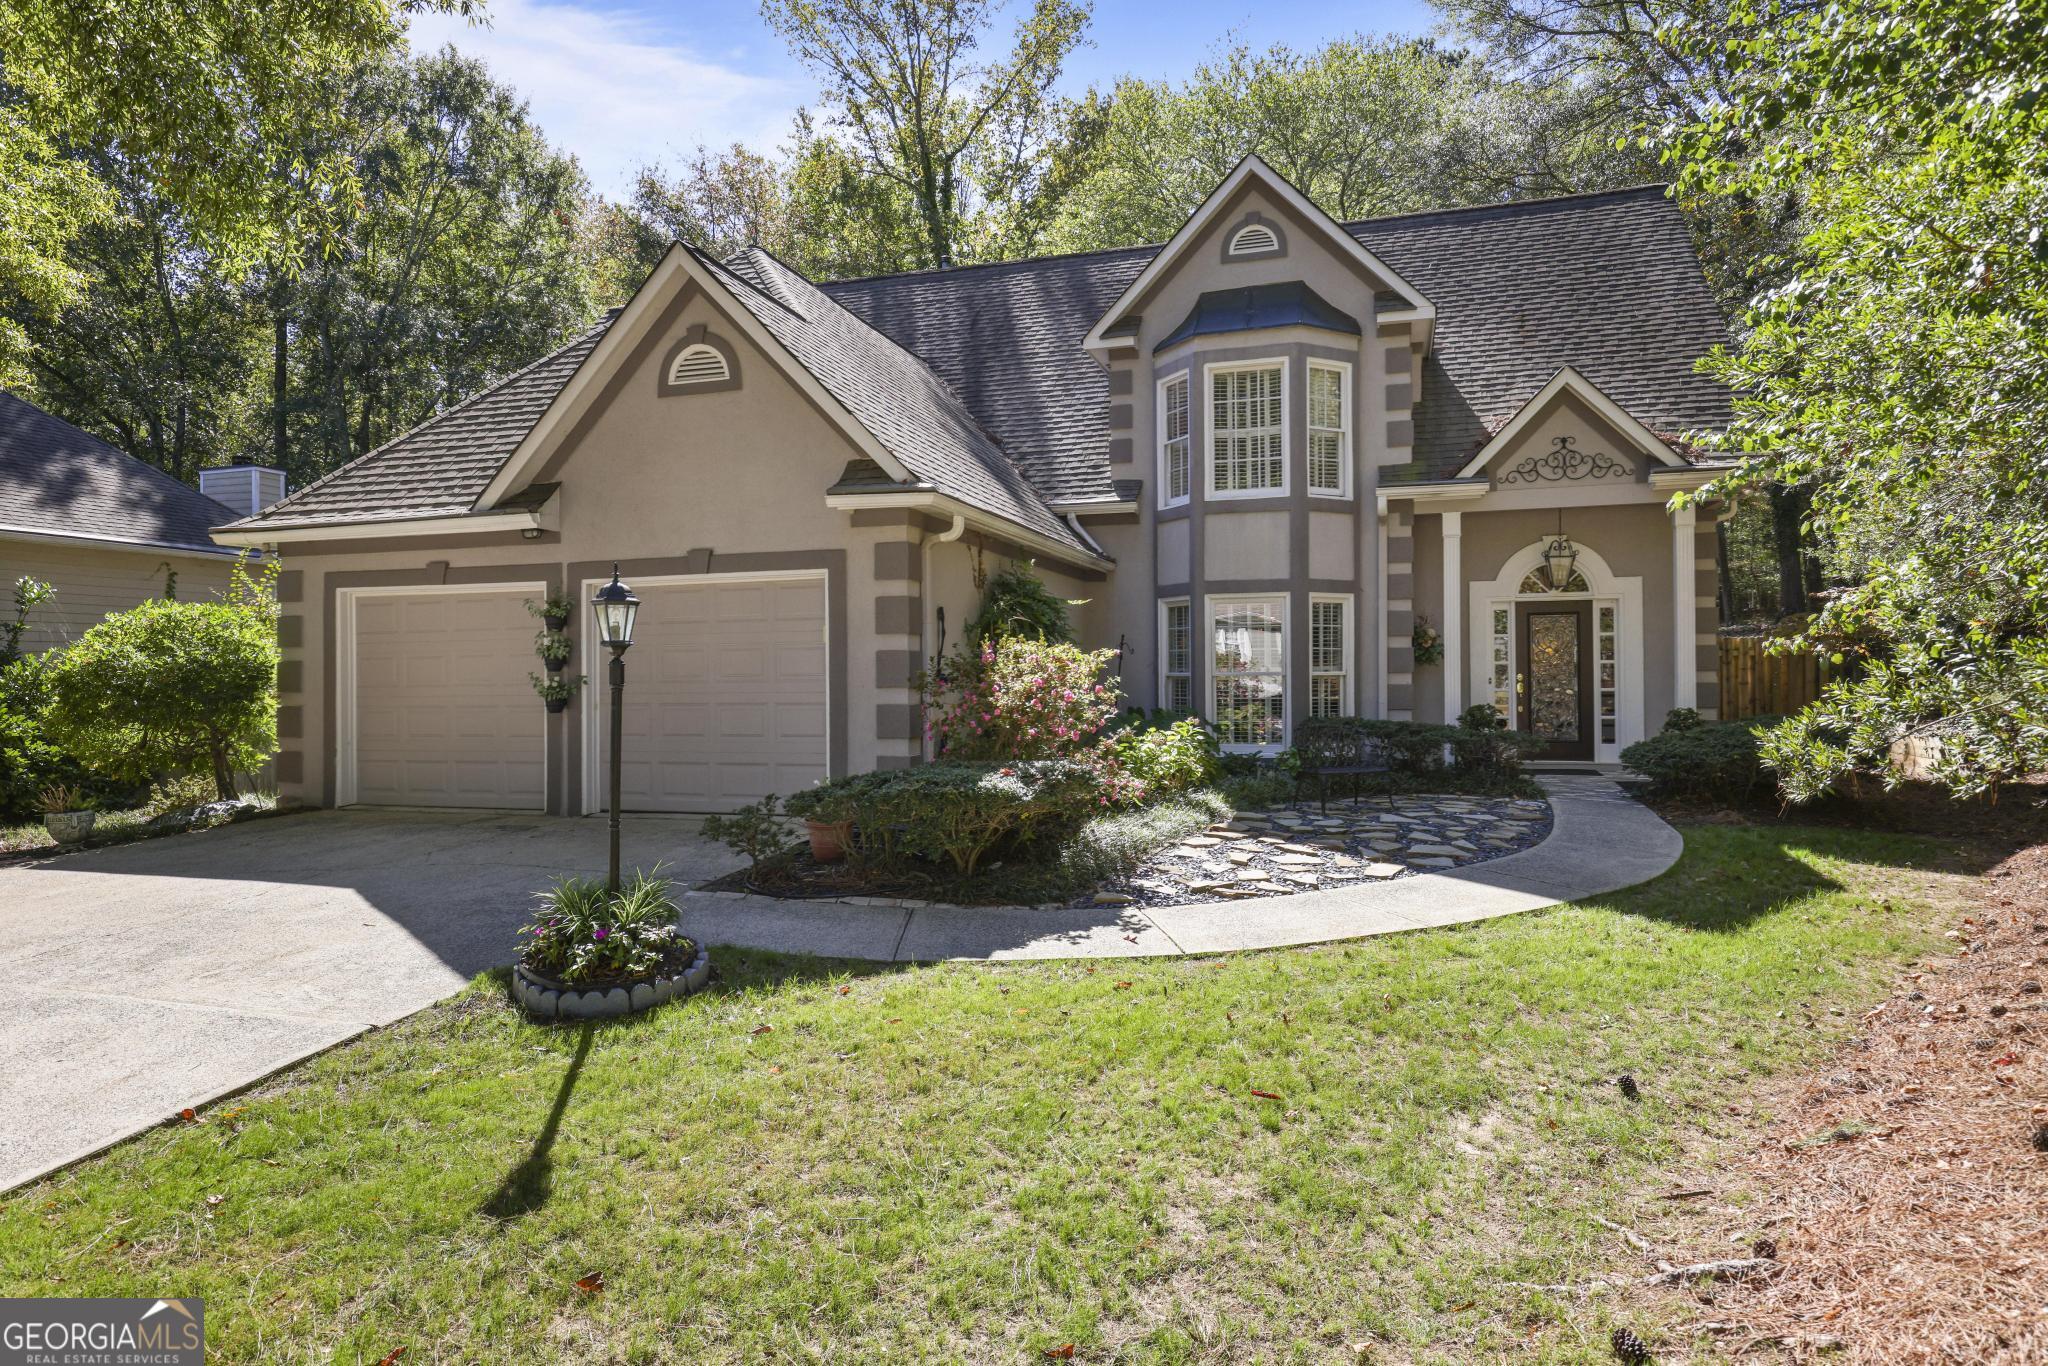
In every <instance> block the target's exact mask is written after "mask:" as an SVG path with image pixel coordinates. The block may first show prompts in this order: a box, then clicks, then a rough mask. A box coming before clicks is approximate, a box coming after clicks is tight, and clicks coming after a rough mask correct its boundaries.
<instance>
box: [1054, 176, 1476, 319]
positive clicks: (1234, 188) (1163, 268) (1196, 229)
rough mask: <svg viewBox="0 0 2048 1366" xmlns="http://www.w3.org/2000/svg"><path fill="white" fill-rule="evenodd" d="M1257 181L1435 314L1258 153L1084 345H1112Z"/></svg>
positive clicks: (1410, 309)
mask: <svg viewBox="0 0 2048 1366" xmlns="http://www.w3.org/2000/svg"><path fill="white" fill-rule="evenodd" d="M1248 184H1250V185H1256V186H1257V187H1258V188H1260V189H1262V190H1264V191H1265V192H1266V193H1267V194H1269V195H1271V196H1272V197H1273V198H1274V199H1275V200H1277V201H1279V202H1280V203H1281V204H1283V205H1285V206H1286V207H1287V208H1288V209H1290V210H1292V211H1293V212H1294V213H1295V214H1297V215H1298V216H1299V217H1300V218H1301V219H1302V220H1303V221H1304V222H1306V223H1307V224H1308V225H1309V226H1310V227H1311V228H1312V229H1313V230H1314V231H1315V232H1316V233H1317V234H1318V235H1319V236H1320V237H1321V238H1322V239H1323V241H1324V245H1325V246H1326V247H1328V248H1329V249H1330V250H1331V251H1333V252H1334V253H1336V254H1337V255H1338V256H1339V257H1341V258H1344V259H1346V260H1349V261H1351V262H1353V263H1354V264H1356V265H1358V266H1361V267H1363V268H1364V269H1365V270H1366V271H1367V272H1368V273H1370V274H1371V275H1373V276H1374V277H1376V278H1377V279H1379V280H1381V281H1384V282H1385V284H1386V286H1387V287H1388V288H1389V289H1390V290H1392V291H1393V292H1394V293H1395V294H1397V295H1399V296H1400V298H1401V300H1402V306H1403V311H1404V312H1405V314H1406V315H1407V316H1409V317H1412V318H1414V319H1416V320H1421V321H1427V320H1431V319H1433V318H1434V317H1435V316H1436V309H1435V307H1434V306H1433V305H1432V304H1431V303H1430V302H1429V300H1428V299H1426V298H1424V297H1423V295H1422V292H1421V291H1420V290H1418V289H1416V288H1415V286H1413V285H1411V284H1410V283H1408V281H1407V280H1405V279H1403V278H1402V277H1401V274H1400V272H1398V271H1396V270H1395V269H1394V268H1393V267H1392V266H1390V265H1388V264H1387V263H1386V262H1385V261H1383V260H1381V259H1380V258H1379V257H1378V256H1376V255H1374V254H1373V252H1372V251H1371V250H1370V249H1368V248H1367V247H1366V245H1365V244H1364V243H1363V242H1360V241H1359V240H1358V239H1357V238H1356V237H1354V236H1353V235H1352V234H1351V233H1350V232H1349V231H1347V230H1346V229H1345V227H1344V225H1343V224H1341V223H1339V222H1338V221H1337V220H1336V219H1334V218H1332V217H1330V215H1329V214H1327V213H1324V212H1323V211H1322V210H1321V209H1320V208H1318V207H1316V204H1315V202H1314V201H1313V200H1311V199H1310V198H1309V197H1308V196H1307V195H1305V194H1303V193H1302V192H1301V191H1300V190H1298V189H1296V188H1295V187H1294V185H1293V184H1292V183H1291V182H1289V181H1288V179H1287V178H1286V177H1285V176H1283V175H1281V174H1280V173H1279V172H1278V171H1276V170H1274V169H1273V168H1272V167H1271V166H1268V165H1267V164H1266V163H1265V162H1264V161H1263V160H1262V159H1260V157H1259V156H1258V155H1257V154H1252V155H1248V156H1246V157H1245V158H1244V159H1243V160H1242V161H1240V162H1238V163H1237V165H1236V166H1235V167H1233V168H1232V169H1231V172H1230V174H1229V175H1227V176H1225V177H1224V178H1223V182H1222V183H1221V184H1219V185H1218V186H1217V187H1216V188H1215V189H1214V190H1211V191H1210V192H1209V197H1208V198H1207V199H1204V200H1203V201H1202V206H1201V207H1200V208H1198V209H1196V210H1195V212H1194V213H1193V215H1191V216H1190V217H1189V218H1188V221H1187V222H1185V223H1183V224H1181V228H1180V231H1179V232H1177V233H1175V234H1174V235H1173V236H1172V238H1170V239H1169V240H1168V241H1167V243H1166V245H1165V246H1163V247H1161V248H1160V249H1159V251H1158V253H1157V254H1156V255H1155V256H1153V258H1152V259H1151V261H1149V262H1148V263H1147V264H1146V266H1145V268H1144V270H1142V271H1140V272H1139V273H1138V277H1137V278H1136V279H1135V280H1133V281H1131V283H1130V285H1129V286H1128V287H1127V288H1126V289H1125V290H1124V292H1123V293H1122V294H1120V295H1118V296H1117V300H1116V302H1115V303H1113V304H1111V305H1110V307H1109V309H1108V311H1106V312H1105V313H1104V314H1103V315H1102V316H1101V317H1100V318H1099V319H1097V320H1096V323H1095V326H1094V327H1092V328H1090V329H1089V332H1088V335H1087V337H1086V338H1085V339H1084V340H1083V341H1082V343H1081V344H1082V346H1083V347H1085V348H1086V349H1088V350H1090V351H1094V352H1097V353H1100V352H1102V351H1105V350H1107V349H1109V348H1110V347H1111V346H1112V345H1113V344H1115V341H1116V338H1115V336H1114V335H1113V333H1114V332H1115V329H1116V328H1117V325H1118V324H1119V323H1121V322H1123V321H1124V315H1125V314H1126V313H1127V312H1129V311H1130V310H1131V309H1132V308H1133V307H1134V306H1135V305H1136V304H1137V302H1138V301H1139V300H1140V299H1142V298H1143V297H1145V295H1146V294H1147V293H1148V292H1149V291H1150V290H1151V289H1152V287H1153V285H1154V284H1156V283H1157V282H1158V281H1159V280H1160V279H1161V278H1162V277H1164V276H1165V275H1166V274H1168V273H1169V272H1170V271H1172V270H1173V269H1174V268H1175V267H1176V266H1177V265H1178V264H1179V263H1180V261H1181V259H1182V258H1183V257H1185V256H1186V254H1187V253H1188V251H1189V250H1190V249H1191V248H1192V246H1193V245H1194V243H1195V241H1196V240H1197V239H1198V238H1199V237H1200V236H1201V235H1202V234H1203V232H1204V231H1206V230H1207V229H1208V228H1209V226H1210V225H1211V224H1212V223H1213V222H1214V221H1215V220H1216V218H1217V216H1218V215H1219V214H1221V213H1222V212H1223V210H1224V208H1225V207H1226V206H1228V205H1229V204H1230V203H1232V202H1233V201H1234V200H1235V199H1236V198H1237V195H1238V192H1239V191H1240V190H1242V189H1243V188H1244V187H1245V186H1246V185H1248Z"/></svg>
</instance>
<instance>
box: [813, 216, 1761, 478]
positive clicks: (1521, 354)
mask: <svg viewBox="0 0 2048 1366" xmlns="http://www.w3.org/2000/svg"><path fill="white" fill-rule="evenodd" d="M1344 227H1345V230H1346V231H1348V232H1350V233H1351V234H1352V235H1353V236H1354V237H1356V238H1358V239H1359V240H1360V241H1361V242H1363V243H1364V244H1365V245H1366V246H1367V247H1369V248H1370V249H1371V250H1372V252H1373V254H1374V255H1376V256H1378V257H1380V258H1381V259H1383V260H1384V261H1386V262H1387V263H1388V264H1389V265H1390V266H1392V267H1394V268H1395V269H1396V270H1398V271H1400V272H1401V274H1402V276H1403V277H1404V278H1406V279H1407V280H1408V281H1409V282H1410V283H1411V284H1413V285H1414V286H1415V288H1416V289H1417V290H1419V291H1420V292H1421V293H1422V294H1423V295H1424V297H1426V298H1428V299H1429V301H1430V302H1431V303H1432V304H1434V305H1435V306H1436V332H1435V337H1434V342H1433V345H1432V348H1431V351H1430V355H1429V357H1428V359H1427V360H1426V362H1425V363H1424V367H1423V374H1422V391H1421V394H1420V395H1419V396H1418V399H1419V402H1418V407H1417V412H1416V416H1417V421H1416V433H1415V448H1414V451H1415V459H1414V462H1413V464H1412V466H1410V467H1404V469H1412V470H1413V471H1414V472H1415V473H1414V474H1413V475H1412V476H1411V477H1415V478H1424V477H1428V478H1436V477H1448V476H1449V475H1450V474H1453V473H1455V472H1456V470H1457V469H1458V468H1459V467H1460V466H1461V465H1462V464H1464V462H1465V461H1466V460H1467V459H1469V458H1470V457H1471V456H1472V454H1473V453H1474V452H1476V451H1477V450H1478V449H1479V448H1480V446H1482V445H1484V444H1485V442H1486V439H1487V437H1488V436H1489V434H1490V431H1489V429H1490V428H1492V427H1498V426H1499V425H1500V424H1502V423H1505V422H1506V421H1507V420H1508V419H1509V418H1511V417H1512V416H1513V415H1514V414H1515V413H1516V412H1517V411H1518V410H1519V409H1520V408H1521V406H1522V405H1523V404H1524V403H1525V402H1526V401H1527V400H1528V399H1529V398H1530V397H1531V396H1532V395H1533V394H1535V392H1536V391H1537V390H1538V389H1540V388H1542V386H1543V385H1544V383H1545V382H1547V381H1548V380H1549V379H1550V377H1551V376H1552V375H1553V374H1555V373H1556V372H1557V369H1558V367H1559V366H1560V365H1566V364H1569V365H1572V366H1574V367H1576V368H1577V369H1578V370H1579V371H1580V372H1581V373H1583V374H1584V375H1585V376H1586V377H1587V378H1588V379H1589V380H1591V381H1592V382H1593V383H1595V384H1597V385H1598V386H1599V387H1600V389H1601V390H1602V392H1604V393H1606V394H1607V395H1609V396H1610V397H1611V398H1613V399H1614V400H1615V401H1616V402H1617V403H1619V404H1621V405H1622V406H1623V407H1624V408H1626V409H1628V410H1629V411H1630V412H1631V413H1633V414H1635V416H1636V417H1638V418H1639V419H1641V420H1642V422H1643V423H1644V424H1645V425H1647V426H1649V427H1651V428H1653V429H1654V430H1657V431H1659V432H1671V433H1675V432H1679V431H1683V430H1685V429H1687V428H1691V427H1715V426H1719V425H1721V424H1722V423H1725V422H1726V421H1727V420H1728V416H1729V406H1728V395H1727V390H1726V389H1725V388H1724V387H1722V386H1721V385H1720V384H1719V383H1717V382H1715V381H1714V380H1711V379H1708V378H1706V377H1705V376H1702V375H1699V374H1697V373H1695V372H1694V370H1693V362H1694V361H1695V360H1696V359H1698V358H1699V357H1700V356H1702V355H1705V354H1706V353H1707V352H1708V351H1709V350H1711V349H1712V348H1713V347H1714V346H1716V345H1719V344H1720V343H1722V342H1724V341H1726V340H1727V330H1726V327H1725V325H1724V324H1723V322H1722V318H1721V314H1720V310H1719V308H1718V307H1717V305H1716V304H1715V302H1714V297H1713V294H1712V292H1711V291H1710V290H1709V289H1708V287H1707V282H1706V278H1705V276H1704V275H1703V274H1702V273H1701V271H1700V265H1699V258H1698V256H1697V255H1696V254H1695V253H1694V251H1693V247H1692V241H1691V238H1690V236H1689V235H1688V234H1687V231H1686V226H1685V221H1684V219H1683V218H1682V217H1681V216H1680V214H1679V212H1678V209H1677V207H1676V206H1675V205H1673V204H1672V203H1671V202H1670V201H1669V200H1668V199H1667V198H1665V195H1664V191H1663V188H1662V187H1661V186H1656V185H1646V186H1641V187H1639V188H1635V189H1628V190H1614V191H1606V192H1601V193H1596V194H1583V195H1567V196H1564V197H1561V198H1556V199H1539V200H1528V201H1524V202H1522V203H1518V204H1502V205H1495V206H1488V207H1484V208H1474V209H1446V210H1441V211H1438V212H1433V213H1419V214H1405V215H1401V216H1399V217H1394V218H1380V219H1367V220H1364V221H1361V222H1354V223H1347V224H1345V225H1344ZM1157 251H1158V248H1157V247H1149V246H1148V247H1131V248H1126V249H1122V250H1117V251H1104V252H1089V253H1084V254H1081V255H1075V256H1051V257H1042V258H1040V259H1038V260H1034V261H1013V262H1006V263H1004V264H1001V265H990V266H973V267H964V268H956V269H953V270H949V271H924V272H917V273H913V274H908V275H884V276H877V277H874V278H872V279H866V280H847V281H841V282H838V283H835V284H827V285H823V286H820V288H821V289H822V290H823V291H824V292H825V293H827V294H829V295H831V296H832V297H833V298H835V299H837V300H839V301H840V302H841V303H843V304H845V305H846V306H847V307H848V308H850V309H852V310H853V311H854V312H856V313H858V314H860V315H861V316H862V317H863V318H866V319H867V320H868V321H869V322H871V323H873V324H874V325H875V326H876V327H878V328H880V329H881V330H882V331H884V332H886V333H888V334H889V335H890V336H891V337H894V338H895V339H896V340H897V341H898V342H900V343H902V344H903V345H904V346H905V347H907V348H909V349H910V350H912V351H915V352H916V353H917V354H918V355H919V356H921V357H923V358H924V360H925V361H926V362H927V363H928V364H929V365H930V366H931V367H932V368H933V369H934V370H936V371H937V372H938V373H939V375H940V376H941V377H942V378H944V379H945V380H946V381H947V382H948V383H950V384H951V385H952V386H953V388H954V389H955V390H956V391H957V392H958V393H959V395H960V397H961V399H962V400H963V401H964V402H965V403H966V404H967V406H968V408H969V409H971V410H972V411H973V412H974V413H975V414H976V415H978V416H979V417H980V418H981V420H982V422H983V423H985V424H986V425H987V426H988V428H989V429H990V430H991V431H992V432H994V433H995V435H996V436H997V438H998V439H1000V440H1001V441H1002V443H1003V447H1004V449H1005V450H1006V451H1007V452H1008V453H1009V455H1010V457H1011V458H1012V459H1013V460H1015V461H1016V462H1017V464H1018V465H1019V466H1020V467H1021V468H1022V469H1023V470H1024V471H1025V472H1026V473H1027V474H1028V475H1029V476H1030V477H1031V481H1032V483H1033V484H1034V485H1035V486H1036V487H1037V488H1038V490H1039V492H1041V493H1042V494H1044V495H1045V496H1046V497H1047V498H1048V499H1050V500H1052V501H1053V502H1056V503H1065V502H1069V501H1075V500H1082V499H1089V498H1105V497H1109V496H1110V495H1111V492H1112V490H1111V487H1110V466H1109V463H1108V458H1107V442H1108V438H1107V423H1108V410H1109V381H1108V377H1107V375H1106V374H1105V373H1104V371H1103V369H1102V366H1101V365H1100V364H1098V363H1097V362H1096V361H1095V359H1094V358H1093V357H1091V356H1090V355H1088V354H1087V353H1086V352H1084V351H1083V350H1082V349H1081V347H1080V342H1079V339H1080V338H1081V337H1082V336H1083V335H1085V334H1086V332H1087V330H1088V329H1089V328H1090V327H1092V326H1093V325H1094V323H1095V321H1096V320H1097V319H1099V318H1100V317H1101V316H1102V315H1103V313H1104V312H1105V311H1106V310H1107V309H1108V308H1109V306H1110V305H1111V304H1112V303H1114V302H1115V301H1116V299H1117V298H1118V297H1120V296H1121V295H1122V294H1123V292H1124V290H1125V289H1126V288H1127V287H1128V286H1129V285H1130V283H1131V281H1133V280H1135V279H1136V278H1137V276H1138V274H1139V272H1141V271H1142V270H1143V269H1144V268H1145V266H1146V264H1147V262H1149V261H1150V260H1151V258H1152V256H1153V255H1154V254H1155V253H1156V252H1157ZM1388 302H1389V303H1390V305H1393V306H1399V305H1400V304H1401V303H1402V302H1403V301H1401V300H1399V299H1390V300H1389V301H1388Z"/></svg>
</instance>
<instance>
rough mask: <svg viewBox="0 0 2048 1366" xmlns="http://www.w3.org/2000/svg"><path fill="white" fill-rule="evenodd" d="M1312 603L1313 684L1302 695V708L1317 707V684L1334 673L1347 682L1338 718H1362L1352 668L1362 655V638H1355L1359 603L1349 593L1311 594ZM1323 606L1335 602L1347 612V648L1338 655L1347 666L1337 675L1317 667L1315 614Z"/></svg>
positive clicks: (1310, 666) (1310, 668) (1310, 672)
mask: <svg viewBox="0 0 2048 1366" xmlns="http://www.w3.org/2000/svg"><path fill="white" fill-rule="evenodd" d="M1308 602H1309V608H1308V610H1309V623H1308V629H1309V657H1308V677H1309V684H1308V691H1307V692H1306V693H1304V694H1303V695H1302V705H1303V706H1304V707H1312V706H1313V705H1314V693H1315V686H1316V685H1315V680H1316V678H1317V676H1318V675H1328V674H1330V673H1332V672H1335V673H1336V674H1337V675H1338V677H1340V678H1342V679H1343V680H1344V686H1343V691H1342V695H1341V696H1340V697H1339V698H1338V700H1337V714H1338V715H1339V716H1356V715H1358V703H1357V700H1356V696H1355V694H1354V692H1353V689H1354V688H1355V687H1356V686H1357V672H1358V671H1357V670H1356V669H1354V668H1353V667H1352V661H1353V660H1354V659H1355V658H1356V657H1357V654H1358V637H1357V636H1356V635H1355V634H1354V632H1355V631H1356V629H1357V627H1356V621H1357V617H1358V613H1357V611H1356V610H1355V609H1354V604H1355V602H1356V599H1355V598H1353V597H1352V595H1351V594H1349V593H1311V594H1309V595H1308ZM1319 602H1334V603H1336V604H1337V605H1338V606H1339V607H1341V608H1343V609H1344V610H1343V616H1342V621H1343V623H1344V625H1343V630H1344V648H1343V649H1342V650H1340V651H1338V657H1339V658H1340V659H1341V660H1342V661H1343V663H1342V664H1341V665H1339V667H1338V668H1337V669H1336V670H1334V671H1333V670H1330V669H1318V668H1317V667H1316V657H1315V628H1316V623H1315V610H1316V604H1317V603H1319ZM1304 714H1306V713H1304Z"/></svg>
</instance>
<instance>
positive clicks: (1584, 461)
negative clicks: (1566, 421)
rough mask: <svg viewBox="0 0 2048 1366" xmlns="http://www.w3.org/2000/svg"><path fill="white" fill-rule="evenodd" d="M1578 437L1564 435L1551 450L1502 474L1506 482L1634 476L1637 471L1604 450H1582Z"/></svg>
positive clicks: (1628, 477)
mask: <svg viewBox="0 0 2048 1366" xmlns="http://www.w3.org/2000/svg"><path fill="white" fill-rule="evenodd" d="M1575 440H1576V438H1573V437H1569V436H1560V437H1558V438H1557V439H1556V440H1554V441H1552V442H1551V443H1550V449H1549V450H1547V451H1544V452H1542V453H1541V454H1540V455H1532V456H1529V457H1528V458H1527V459H1525V460H1523V461H1522V463H1521V464H1519V465H1516V466H1515V467H1514V468H1513V469H1511V470H1509V471H1508V472H1507V473H1505V474H1503V475H1501V477H1500V482H1501V483H1503V484H1536V483H1542V482H1544V481H1547V480H1552V479H1632V478H1634V477H1635V471H1634V470H1633V469H1631V468H1630V467H1629V466H1628V464H1627V463H1626V462H1624V461H1620V460H1616V459H1615V458H1614V457H1613V456H1611V455H1608V454H1606V453H1605V452H1602V451H1582V450H1580V449H1579V448H1578V446H1577V445H1576V444H1574V443H1575Z"/></svg>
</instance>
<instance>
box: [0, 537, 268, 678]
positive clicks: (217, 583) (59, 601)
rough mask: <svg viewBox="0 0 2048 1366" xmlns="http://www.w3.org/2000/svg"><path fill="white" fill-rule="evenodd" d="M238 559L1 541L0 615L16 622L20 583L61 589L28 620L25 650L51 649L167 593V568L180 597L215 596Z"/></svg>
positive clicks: (153, 551) (24, 541)
mask: <svg viewBox="0 0 2048 1366" xmlns="http://www.w3.org/2000/svg"><path fill="white" fill-rule="evenodd" d="M232 563H233V562H232V561H231V560H228V559H226V558H223V557H218V556H210V555H180V554H177V553H175V552H171V551H165V550H160V549H142V548H137V549H113V548H102V547H99V546H82V545H65V544H61V543H57V542H50V541H29V540H14V539H6V540H0V611H5V612H6V613H7V614H8V617H9V619H10V620H11V619H12V617H13V594H14V583H15V580H17V579H20V578H22V577H23V576H28V577H31V578H37V579H41V580H42V581H44V582H45V583H48V584H50V585H51V586H52V587H54V588H55V589H56V590H57V594H56V596H55V597H54V598H51V599H50V600H49V601H48V602H45V603H44V604H43V605H42V606H40V607H38V608H36V609H35V611H34V612H33V613H31V614H30V616H29V624H28V630H27V631H26V632H24V633H23V635H22V647H23V648H24V649H26V650H29V651H31V652H35V651H41V650H48V649H51V648H53V647H55V646H58V645H64V644H67V643H69V642H70V641H73V640H76V639H77V638H78V636H79V635H80V634H81V633H82V632H84V631H85V630H86V629H87V628H88V627H91V626H95V625H97V624H99V622H100V621H102V620H104V619H105V617H106V615H107V614H108V613H109V612H121V611H126V610H127V609H128V608H130V607H133V606H135V605H136V604H137V603H140V602H144V601H147V600H148V599H150V598H160V597H162V596H163V595H164V577H165V572H166V570H167V569H168V570H172V571H175V572H176V574H177V576H178V596H179V597H180V598H184V599H186V600H188V601H198V600H204V599H206V598H209V597H211V596H213V595H215V594H217V593H219V592H221V591H222V590H224V589H225V588H226V587H227V584H228V572H229V569H230V567H231V566H232Z"/></svg>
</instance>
